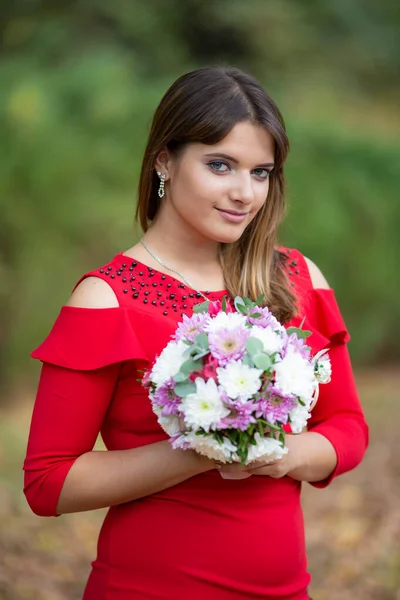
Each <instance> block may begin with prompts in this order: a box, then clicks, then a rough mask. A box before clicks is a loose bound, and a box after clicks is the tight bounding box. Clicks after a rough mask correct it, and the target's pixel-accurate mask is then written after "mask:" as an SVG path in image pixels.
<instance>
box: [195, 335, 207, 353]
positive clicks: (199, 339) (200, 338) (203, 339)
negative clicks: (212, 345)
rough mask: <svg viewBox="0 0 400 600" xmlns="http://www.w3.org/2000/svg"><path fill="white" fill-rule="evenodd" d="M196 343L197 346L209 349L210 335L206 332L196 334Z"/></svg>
mask: <svg viewBox="0 0 400 600" xmlns="http://www.w3.org/2000/svg"><path fill="white" fill-rule="evenodd" d="M194 343H195V345H196V346H197V348H201V349H202V350H207V348H208V337H207V335H206V334H205V333H199V335H196V337H195V338H194Z"/></svg>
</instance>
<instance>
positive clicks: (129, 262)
mask: <svg viewBox="0 0 400 600" xmlns="http://www.w3.org/2000/svg"><path fill="white" fill-rule="evenodd" d="M117 259H120V260H122V261H123V264H126V265H129V268H131V266H132V265H135V267H136V266H137V267H138V268H140V270H141V271H145V270H147V271H149V272H150V273H154V275H157V276H159V277H161V279H163V280H167V279H170V280H171V281H173V282H175V283H176V284H177V285H178V286H179V287H180V288H181V289H186V290H187V291H190V292H193V293H194V294H195V295H196V294H198V293H199V292H201V293H202V294H204V295H206V296H210V294H211V295H213V296H223V295H224V294H225V295H226V294H227V293H228V292H227V290H212V291H210V290H198V291H197V290H195V289H193V288H191V287H189V286H188V285H186V284H185V283H183V282H182V281H181V280H180V279H177V278H176V277H174V276H173V275H169V274H168V273H163V272H162V271H158V270H157V269H153V267H149V266H148V265H146V264H144V263H142V262H140V260H136V258H132V257H131V256H127V255H126V254H124V253H123V252H119V253H118V254H117V255H116V256H115V258H114V260H117ZM197 297H200V298H201V296H197Z"/></svg>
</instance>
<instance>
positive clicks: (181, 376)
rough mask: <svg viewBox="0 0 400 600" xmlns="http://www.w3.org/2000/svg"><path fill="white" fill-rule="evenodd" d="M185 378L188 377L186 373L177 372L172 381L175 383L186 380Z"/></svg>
mask: <svg viewBox="0 0 400 600" xmlns="http://www.w3.org/2000/svg"><path fill="white" fill-rule="evenodd" d="M187 378H188V375H186V374H185V373H182V372H179V373H177V374H176V375H175V376H174V381H175V382H176V383H182V382H183V381H186V379H187Z"/></svg>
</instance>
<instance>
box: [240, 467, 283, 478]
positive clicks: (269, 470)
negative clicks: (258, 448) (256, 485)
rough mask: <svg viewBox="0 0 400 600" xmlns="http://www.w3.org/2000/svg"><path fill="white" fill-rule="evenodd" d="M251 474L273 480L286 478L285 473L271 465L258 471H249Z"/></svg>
mask: <svg viewBox="0 0 400 600" xmlns="http://www.w3.org/2000/svg"><path fill="white" fill-rule="evenodd" d="M249 473H251V474H252V475H265V476H268V477H272V478H273V479H281V477H284V476H285V475H286V473H285V471H283V470H282V469H280V468H279V467H276V466H274V467H272V466H271V465H267V466H265V467H262V468H258V469H253V470H251V471H249Z"/></svg>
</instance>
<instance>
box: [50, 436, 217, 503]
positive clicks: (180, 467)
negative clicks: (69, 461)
mask: <svg viewBox="0 0 400 600" xmlns="http://www.w3.org/2000/svg"><path fill="white" fill-rule="evenodd" d="M213 467H214V465H213V463H212V461H210V460H208V459H207V458H204V457H202V456H200V455H198V454H196V453H195V452H192V451H184V450H173V449H172V448H171V445H170V443H169V442H168V441H163V442H157V443H155V444H149V445H146V446H143V447H140V448H134V449H131V450H116V451H109V452H107V451H103V452H87V453H86V454H83V455H82V456H80V457H79V458H78V459H77V460H76V461H75V462H74V464H73V465H72V467H71V469H70V471H69V472H68V475H67V477H66V479H65V482H64V485H63V488H62V490H61V494H60V497H59V501H58V504H57V514H63V513H73V512H81V511H86V510H93V509H97V508H104V507H108V506H113V505H116V504H122V503H124V502H129V501H132V500H137V499H138V498H142V497H144V496H148V495H150V494H154V493H156V492H160V491H161V490H164V489H166V488H169V487H172V486H174V485H176V484H178V483H181V482H182V481H185V480H186V479H189V478H190V477H193V476H194V475H198V474H200V473H202V472H205V471H208V470H210V469H212V468H213Z"/></svg>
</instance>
